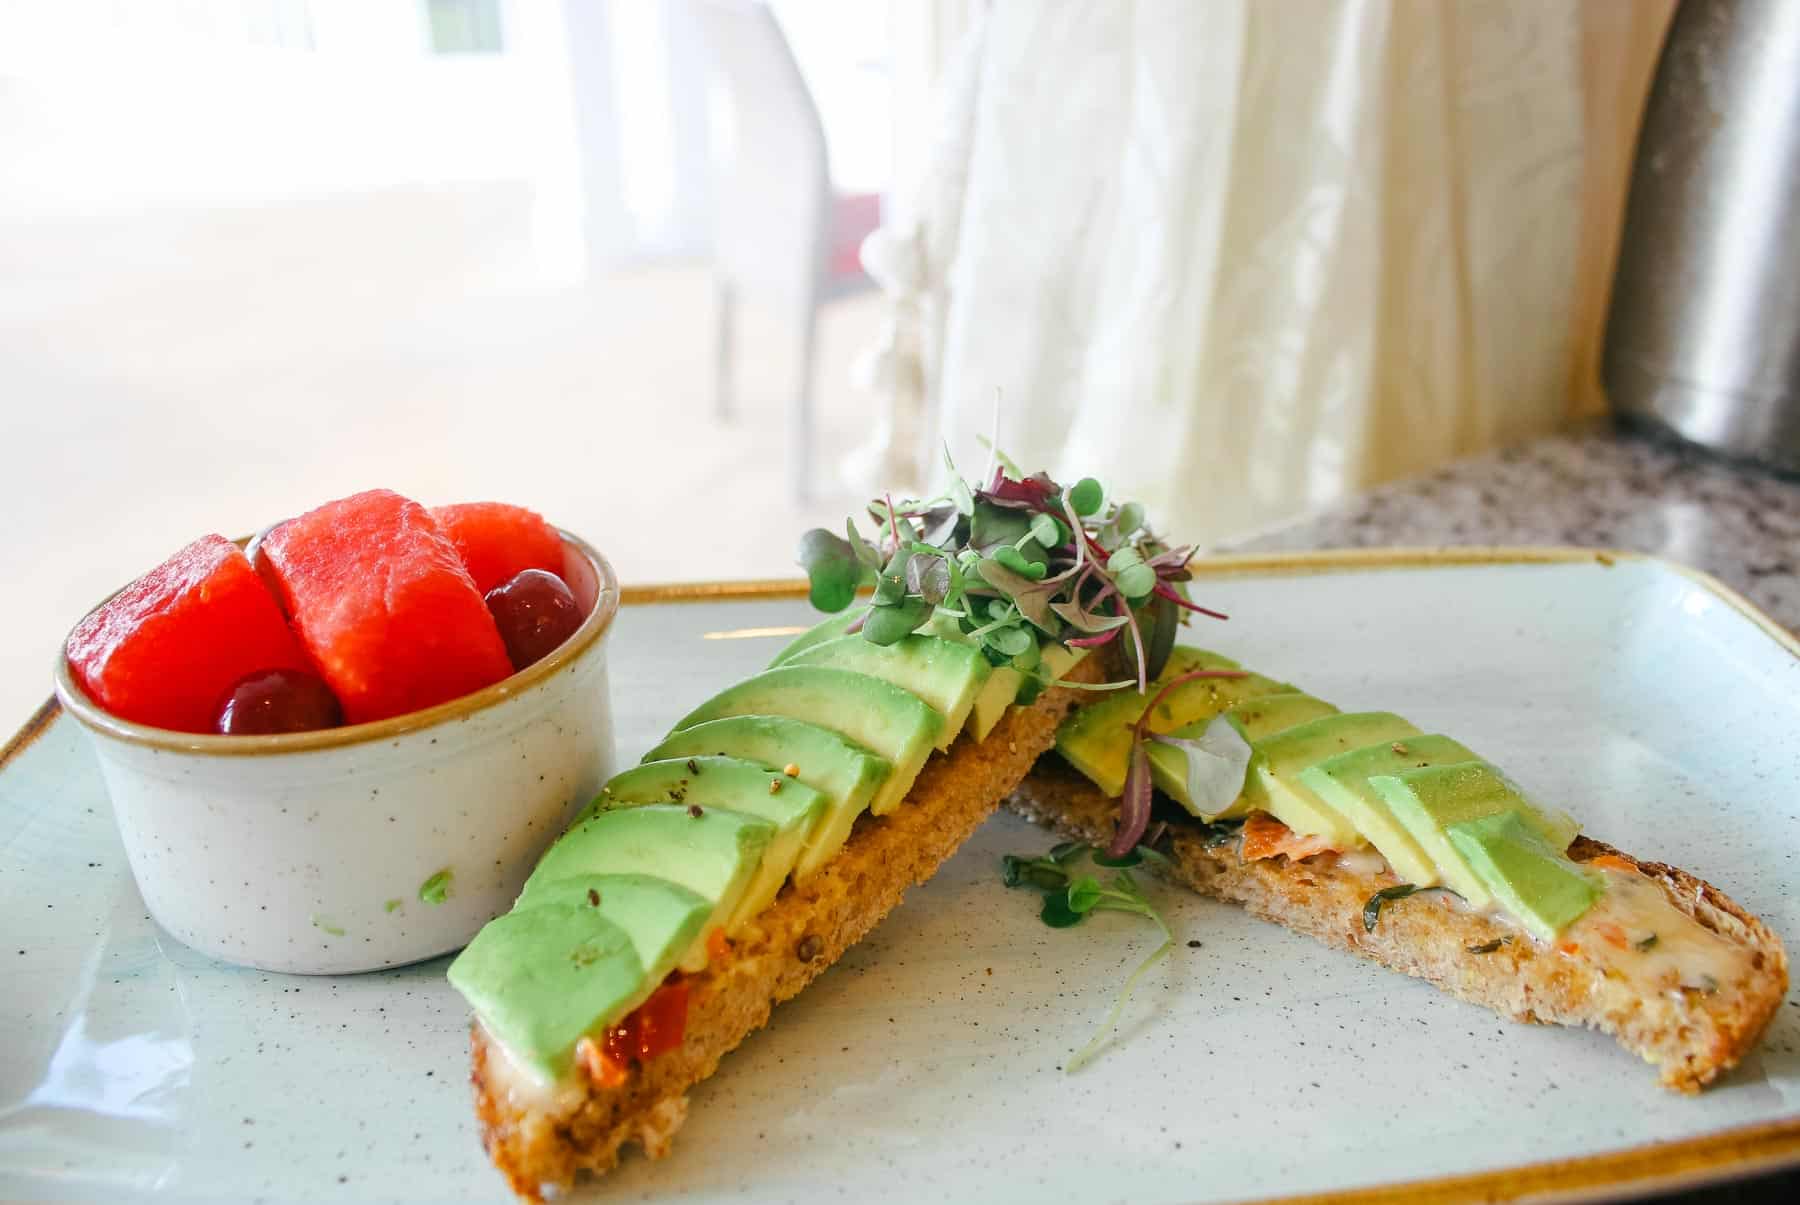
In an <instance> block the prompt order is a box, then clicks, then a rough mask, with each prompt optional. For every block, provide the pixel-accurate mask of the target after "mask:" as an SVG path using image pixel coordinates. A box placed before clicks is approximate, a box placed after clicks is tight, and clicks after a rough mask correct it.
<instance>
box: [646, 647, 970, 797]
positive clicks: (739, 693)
mask: <svg viewBox="0 0 1800 1205" xmlns="http://www.w3.org/2000/svg"><path fill="white" fill-rule="evenodd" d="M728 715H787V716H793V717H794V718H795V719H797V720H807V721H810V722H811V723H814V724H818V725H820V726H821V727H825V728H829V729H831V730H832V731H833V732H836V733H838V734H840V735H842V736H845V737H847V738H849V739H850V740H852V741H855V742H856V743H857V744H859V745H861V746H863V747H864V748H866V749H869V750H871V751H872V752H875V753H878V754H880V755H881V756H882V757H885V758H886V759H887V760H888V764H889V766H891V767H892V768H891V769H890V770H889V772H888V777H887V781H885V782H883V783H882V784H881V787H880V788H879V789H878V790H877V791H876V792H875V798H874V799H872V800H870V802H869V810H870V811H871V812H874V813H875V814H876V815H877V816H884V815H886V814H887V813H888V812H891V811H893V810H894V808H896V807H897V806H899V803H900V801H901V800H902V799H904V798H906V793H907V792H908V791H910V790H911V789H912V784H913V779H915V778H917V777H918V776H919V770H920V768H921V767H923V766H924V765H925V759H926V758H928V757H930V756H931V749H932V746H933V744H934V743H936V741H937V738H938V733H939V732H941V731H942V730H943V726H944V717H943V716H942V714H940V713H939V712H938V711H937V710H935V709H934V708H932V707H931V706H930V705H929V704H927V703H926V702H925V701H924V700H922V699H920V698H919V697H918V696H917V695H915V694H913V693H912V692H911V691H907V690H902V689H901V688H900V687H898V686H895V685H894V684H893V683H892V682H884V681H882V680H881V679H880V678H876V677H871V676H870V675H868V674H859V673H856V672H855V671H854V670H847V669H837V668H835V667H833V666H828V665H783V666H779V667H777V668H775V669H766V670H764V671H763V672H762V673H760V674H757V675H755V676H754V677H750V678H746V679H744V680H743V681H742V682H739V683H738V684H737V685H736V686H733V687H730V688H728V689H726V690H723V691H721V692H720V693H718V694H716V695H714V696H713V697H712V698H710V699H708V700H707V701H706V702H704V703H702V704H700V706H698V707H696V708H695V709H694V710H693V711H691V712H689V713H688V714H687V716H685V717H684V718H683V719H682V720H681V722H680V723H678V724H676V725H675V728H676V730H677V731H680V730H682V729H685V728H691V727H693V726H694V725H695V724H703V723H705V722H706V721H708V720H716V719H719V718H721V717H723V716H728Z"/></svg>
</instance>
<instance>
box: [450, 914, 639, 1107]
mask: <svg viewBox="0 0 1800 1205" xmlns="http://www.w3.org/2000/svg"><path fill="white" fill-rule="evenodd" d="M591 881H592V880H591V879H572V880H568V881H567V883H566V886H565V887H564V888H559V889H558V890H556V891H555V892H554V893H552V894H551V895H549V896H547V897H546V898H545V899H544V902H543V906H542V907H530V908H517V909H515V910H513V911H512V912H508V913H507V914H505V915H504V916H499V917H496V918H494V919H493V920H491V921H489V922H488V923H487V924H486V925H484V926H482V929H481V932H479V933H477V934H476V935H475V939H474V940H473V941H471V942H470V943H469V944H468V946H467V947H466V948H465V949H464V950H463V952H462V953H461V954H458V955H457V956H456V961H454V962H452V963H451V964H450V970H449V978H450V984H451V986H453V987H454V988H456V990H457V991H459V992H461V993H462V994H463V997H464V998H465V999H467V1000H468V1002H469V1006H470V1007H471V1008H473V1009H474V1010H475V1013H476V1015H477V1016H479V1017H480V1018H481V1021H482V1024H483V1025H485V1026H486V1027H487V1030H488V1032H489V1033H491V1034H492V1035H493V1036H494V1038H495V1039H496V1040H497V1041H499V1043H500V1044H501V1045H502V1046H503V1047H505V1048H506V1050H507V1052H508V1053H509V1054H511V1055H512V1056H513V1057H514V1059H516V1060H517V1061H518V1062H519V1063H520V1064H521V1065H523V1066H525V1067H528V1068H530V1069H531V1071H532V1072H533V1073H534V1074H536V1075H537V1076H538V1078H540V1079H541V1080H544V1081H546V1082H553V1081H555V1080H556V1079H557V1078H559V1077H560V1076H561V1075H562V1074H563V1072H564V1071H566V1070H567V1069H568V1066H569V1062H570V1060H571V1059H572V1058H573V1057H574V1052H575V1043H577V1042H578V1041H580V1040H581V1038H582V1037H583V1036H584V1035H586V1034H588V1033H589V1032H591V1031H593V1030H594V1029H595V1028H596V1027H598V1026H600V1025H604V1024H605V1023H606V1022H607V1021H609V1020H611V1019H615V1018H618V1017H621V1016H624V1015H625V1014H626V1013H627V1012H629V1011H631V1010H632V1009H633V1008H636V1007H637V1006H638V1005H639V1004H640V1003H642V1002H643V1001H644V999H646V998H647V997H648V996H649V994H650V992H651V991H652V990H653V989H654V988H655V986H656V984H657V982H659V981H660V979H651V978H650V977H649V975H647V974H646V972H645V968H644V964H643V962H642V961H641V960H640V959H639V958H638V952H637V946H636V944H635V943H634V942H633V941H632V937H631V934H629V933H627V932H626V931H625V929H624V928H623V927H622V926H621V925H619V924H617V923H616V922H614V921H613V920H611V919H610V918H609V917H607V916H606V915H604V914H603V913H602V912H601V911H600V909H598V908H595V907H592V906H590V905H589V904H588V902H587V886H586V885H587V883H588V882H591Z"/></svg>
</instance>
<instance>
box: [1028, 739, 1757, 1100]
mask: <svg viewBox="0 0 1800 1205" xmlns="http://www.w3.org/2000/svg"><path fill="white" fill-rule="evenodd" d="M1008 806H1010V807H1011V808H1012V809H1013V810H1014V811H1016V812H1018V813H1020V814H1021V815H1024V816H1026V817H1027V818H1029V819H1032V820H1035V821H1037V822H1039V823H1041V824H1045V825H1047V826H1049V827H1050V828H1052V829H1054V830H1055V831H1057V832H1058V833H1060V834H1062V835H1063V836H1065V837H1069V838H1073V839H1077V840H1083V841H1090V842H1095V843H1100V844H1104V843H1105V842H1107V841H1109V840H1110V839H1111V838H1112V834H1113V829H1114V822H1115V820H1116V818H1117V816H1118V807H1119V805H1118V801H1117V800H1114V799H1109V798H1107V797H1106V795H1104V794H1103V793H1102V792H1101V791H1100V790H1099V789H1098V788H1097V787H1095V786H1094V785H1093V784H1092V783H1090V782H1089V781H1088V780H1087V779H1086V778H1083V777H1082V776H1081V775H1080V774H1078V773H1076V772H1075V771H1074V770H1072V769H1070V768H1069V766H1068V765H1067V764H1066V763H1065V762H1063V760H1062V759H1061V758H1060V757H1057V756H1055V755H1049V756H1046V757H1044V758H1043V759H1042V760H1040V761H1039V763H1038V765H1037V766H1036V767H1035V768H1034V769H1033V771H1032V772H1031V774H1030V775H1028V776H1027V777H1026V779H1025V780H1024V781H1023V782H1022V783H1021V784H1020V785H1019V789H1018V790H1017V791H1015V792H1014V793H1013V794H1012V796H1011V798H1010V799H1009V800H1008ZM1161 848H1165V849H1166V851H1167V852H1168V854H1169V856H1170V864H1169V866H1168V867H1167V868H1164V869H1161V871H1160V872H1161V873H1162V874H1163V875H1164V876H1165V877H1167V878H1169V879H1171V880H1173V881H1175V882H1177V883H1180V884H1181V885H1183V886H1185V887H1188V888H1190V889H1191V890H1193V891H1196V892H1198V893H1199V894H1201V895H1204V896H1209V897H1211V898H1213V899H1219V900H1225V901H1228V902H1231V903H1236V904H1242V905H1243V906H1244V907H1245V908H1247V909H1248V910H1249V911H1250V912H1251V913H1252V914H1254V915H1256V916H1258V917H1261V918H1262V919H1264V920H1270V921H1274V922H1275V923H1276V924H1278V925H1282V926H1284V927H1286V928H1289V929H1293V930H1296V931H1298V932H1301V933H1305V934H1307V935H1309V936H1311V937H1313V938H1316V939H1317V940H1319V941H1321V942H1323V943H1325V944H1326V945H1328V946H1335V947H1337V948H1339V949H1345V950H1349V951H1350V952H1352V953H1354V954H1360V955H1362V956H1363V957H1364V958H1368V959H1371V960H1373V961H1375V962H1378V963H1380V964H1381V965H1382V966H1385V967H1388V968H1389V969H1391V970H1396V971H1401V972H1403V973H1405V974H1408V975H1412V976H1414V977H1416V978H1419V979H1424V980H1427V981H1428V982H1430V983H1433V984H1435V985H1437V986H1438V987H1440V988H1442V989H1444V990H1445V991H1447V992H1449V993H1450V994H1451V995H1454V996H1456V997H1458V998H1459V999H1462V1000H1467V1001H1469V1002H1470V1003H1473V1004H1481V1005H1485V1006H1487V1007H1488V1008H1491V1009H1493V1010H1494V1011H1495V1012H1498V1013H1500V1014H1501V1015H1503V1016H1506V1017H1510V1018H1512V1019H1514V1020H1517V1021H1530V1022H1536V1023H1541V1024H1548V1025H1571V1026H1586V1027H1588V1028H1590V1029H1597V1030H1600V1031H1601V1032H1603V1033H1607V1034H1610V1035H1612V1036H1613V1037H1614V1038H1615V1039H1617V1040H1618V1042H1619V1044H1620V1045H1622V1046H1624V1047H1625V1048H1626V1049H1628V1050H1630V1051H1632V1052H1633V1053H1635V1054H1637V1055H1639V1056H1640V1057H1642V1058H1643V1059H1645V1060H1646V1061H1648V1062H1650V1063H1651V1064H1653V1065H1655V1066H1656V1067H1658V1068H1660V1070H1661V1073H1662V1082H1663V1085H1664V1086H1665V1087H1668V1088H1672V1089H1674V1090H1676V1091H1679V1092H1698V1091H1699V1090H1700V1089H1701V1088H1703V1087H1705V1086H1706V1085H1708V1084H1710V1083H1712V1082H1713V1081H1714V1080H1715V1079H1717V1078H1718V1077H1719V1076H1720V1075H1721V1074H1723V1073H1724V1072H1725V1071H1727V1070H1729V1069H1730V1068H1732V1067H1734V1066H1736V1065H1737V1063H1738V1061H1739V1060H1740V1059H1742V1058H1743V1057H1744V1055H1745V1054H1747V1053H1748V1052H1749V1050H1750V1049H1751V1047H1753V1046H1754V1045H1755V1044H1756V1041H1757V1039H1758V1038H1759V1037H1760V1036H1761V1035H1762V1032H1763V1029H1764V1028H1765V1027H1766V1026H1767V1025H1768V1023H1769V1020H1770V1018H1771V1017H1773V1016H1774V1014H1775V1011H1776V1009H1778V1008H1779V1007H1780V1006H1781V1001H1782V999H1783V997H1785V995H1786V994H1787V984H1788V972H1787V954H1786V952H1785V951H1784V950H1783V949H1782V945H1781V941H1780V939H1778V938H1777V937H1776V936H1775V934H1774V933H1772V932H1771V931H1770V930H1769V928H1768V926H1767V925H1765V924H1763V923H1762V921H1760V920H1758V919H1757V918H1756V917H1754V916H1752V915H1750V914H1749V913H1748V912H1746V911H1745V910H1744V909H1743V908H1741V907H1739V906H1738V905H1737V904H1736V903H1735V902H1733V901H1732V900H1731V899H1729V898H1728V897H1727V896H1726V895H1725V894H1724V893H1723V892H1722V891H1720V890H1719V889H1718V888H1716V887H1713V886H1712V885H1711V884H1709V883H1705V882H1702V881H1701V880H1699V879H1697V878H1695V877H1694V876H1693V875H1690V874H1688V873H1687V872H1686V871H1683V870H1678V869H1676V868H1675V867H1672V866H1664V865H1662V864H1660V863H1655V862H1639V861H1637V860H1636V859H1634V858H1631V857H1629V856H1628V855H1625V854H1621V853H1619V851H1617V850H1615V849H1613V848H1612V847H1611V846H1609V845H1605V844H1603V843H1602V842H1599V841H1595V840H1592V839H1590V838H1588V837H1577V838H1576V839H1575V842H1574V844H1573V845H1572V846H1571V847H1570V849H1569V856H1570V857H1571V858H1572V859H1574V860H1575V861H1577V862H1591V861H1593V860H1594V859H1596V858H1608V857H1610V858H1616V859H1620V860H1621V863H1623V864H1629V865H1630V866H1631V867H1634V868H1635V870H1636V873H1637V874H1638V875H1641V876H1642V877H1643V878H1644V879H1645V880H1647V881H1648V882H1650V883H1652V884H1654V885H1655V887H1656V888H1657V889H1658V890H1660V892H1661V894H1662V896H1663V898H1664V900H1665V901H1666V902H1667V903H1668V904H1669V905H1670V906H1672V907H1673V908H1674V909H1675V910H1676V911H1677V912H1679V913H1681V914H1682V915H1683V916H1685V917H1687V918H1689V919H1690V920H1692V921H1694V922H1695V923H1697V924H1698V925H1699V926H1701V928H1703V929H1704V930H1706V931H1707V932H1708V933H1710V934H1713V935H1716V936H1717V937H1718V938H1720V939H1721V940H1722V941H1723V942H1725V943H1728V945H1729V946H1730V947H1731V948H1732V949H1733V951H1734V953H1733V955H1732V957H1730V958H1728V959H1725V960H1724V962H1725V964H1726V965H1730V966H1731V967H1732V968H1733V971H1734V973H1733V974H1731V975H1729V976H1724V977H1721V979H1720V980H1719V981H1716V982H1711V983H1708V984H1706V985H1705V986H1703V987H1693V986H1680V985H1678V984H1670V985H1667V986H1666V987H1664V988H1661V989H1658V990H1646V989H1645V986H1644V985H1643V984H1642V983H1639V982H1635V981H1633V980H1632V979H1630V978H1628V977H1625V976H1623V975H1621V974H1619V973H1618V972H1617V971H1610V972H1609V967H1608V965H1607V964H1606V963H1605V962H1604V961H1596V959H1595V958H1594V957H1593V956H1592V955H1590V954H1588V953H1587V952H1586V951H1585V950H1583V949H1581V948H1575V949H1567V948H1564V946H1563V945H1558V944H1540V943H1537V942H1534V941H1532V940H1531V939H1530V938H1529V937H1528V936H1526V935H1525V934H1524V933H1523V932H1522V931H1521V930H1520V929H1518V928H1517V927H1515V926H1512V925H1510V924H1507V923H1505V922H1504V921H1502V920H1497V919H1494V918H1490V917H1488V916H1485V915H1482V914H1479V913H1474V912H1470V911H1468V910H1465V909H1460V908H1457V907H1455V906H1454V901H1452V900H1450V899H1448V898H1447V897H1445V896H1443V895H1441V894H1419V895H1415V896H1411V897H1408V898H1405V899H1401V900H1396V901H1393V902H1391V903H1389V904H1387V906H1386V907H1384V908H1383V909H1382V910H1381V912H1380V914H1379V918H1378V920H1377V922H1376V924H1375V926H1374V927H1373V929H1369V928H1366V927H1365V924H1364V918H1363V910H1364V906H1365V905H1366V904H1367V903H1368V901H1369V899H1370V897H1371V896H1373V895H1374V894H1375V893H1376V892H1377V891H1380V890H1381V889H1383V888H1385V887H1391V886H1394V885H1395V884H1396V882H1397V880H1396V879H1395V878H1394V876H1393V875H1392V874H1390V873H1386V872H1384V871H1371V870H1370V869H1369V868H1368V867H1367V866H1365V865H1361V864H1359V862H1358V860H1357V859H1354V858H1342V859H1340V858H1339V857H1337V856H1336V855H1334V854H1320V855H1317V856H1315V857H1311V858H1305V859H1302V860H1300V861H1297V862H1290V861H1289V860H1288V859H1287V858H1286V857H1275V858H1268V859H1264V860H1261V861H1253V862H1245V861H1243V860H1242V858H1241V857H1240V856H1239V853H1238V847H1237V842H1236V841H1235V840H1220V839H1219V834H1218V833H1217V831H1216V830H1215V831H1209V830H1206V829H1204V828H1202V827H1201V826H1200V825H1199V824H1198V823H1197V822H1196V823H1191V824H1190V823H1183V822H1181V821H1179V820H1178V821H1174V822H1172V823H1171V824H1170V826H1169V837H1168V839H1167V844H1166V846H1163V847H1161ZM1603 864H1605V863H1603ZM1612 865H1614V866H1615V867H1618V866H1620V863H1612ZM1568 944H1570V945H1573V944H1574V943H1568Z"/></svg>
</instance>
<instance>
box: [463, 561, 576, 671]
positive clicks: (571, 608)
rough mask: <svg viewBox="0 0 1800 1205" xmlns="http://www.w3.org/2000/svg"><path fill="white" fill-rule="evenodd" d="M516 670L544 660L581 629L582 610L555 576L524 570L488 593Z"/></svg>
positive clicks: (535, 570)
mask: <svg viewBox="0 0 1800 1205" xmlns="http://www.w3.org/2000/svg"><path fill="white" fill-rule="evenodd" d="M487 605H488V610H489V611H492V612H493V614H494V623H495V624H497V625H498V626H499V628H500V639H501V640H502V641H504V642H505V644H506V655H507V656H508V657H510V658H512V664H513V669H514V670H521V669H524V668H525V667H526V666H527V665H530V664H532V663H533V662H536V661H539V660H542V659H543V658H544V657H545V656H546V655H547V654H548V653H549V652H550V651H551V650H553V649H555V648H556V647H557V646H558V645H560V644H561V643H562V642H563V641H565V640H567V639H568V638H569V637H570V636H573V635H574V634H575V629H576V628H578V627H580V626H581V620H582V614H581V607H580V606H579V605H578V604H577V603H576V601H575V595H574V594H572V593H570V591H569V588H568V586H566V585H564V584H563V580H562V578H560V577H557V576H556V575H555V574H554V573H546V572H544V571H543V570H542V569H525V570H522V571H521V572H519V573H518V574H517V575H516V576H515V577H513V579H512V580H511V581H509V582H506V583H505V584H503V585H499V586H495V587H494V588H493V589H492V590H489V591H488V593H487Z"/></svg>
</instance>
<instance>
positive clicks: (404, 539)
mask: <svg viewBox="0 0 1800 1205" xmlns="http://www.w3.org/2000/svg"><path fill="white" fill-rule="evenodd" d="M262 552H263V555H264V556H265V557H267V558H268V564H269V568H270V569H271V570H272V571H273V573H274V576H275V579H276V581H277V583H278V584H279V585H280V588H281V594H282V600H283V602H285V604H286V606H287V611H288V614H289V615H291V616H292V617H293V622H294V628H295V630H296V631H297V632H298V633H299V635H300V641H301V643H302V644H304V645H305V646H306V651H307V653H308V654H310V655H311V657H312V659H313V664H314V665H315V666H316V667H317V669H318V672H319V676H320V677H322V678H324V679H325V682H326V684H327V685H329V686H330V687H331V689H332V692H333V693H335V694H336V695H337V697H338V701H339V702H340V703H342V704H343V707H344V719H345V720H346V721H347V722H349V723H352V724H362V723H367V722H368V721H370V720H381V719H386V718H387V717H389V716H395V715H401V714H403V713H405V712H408V711H417V710H419V709H420V708H423V707H431V706H433V705H435V704H438V703H442V702H444V701H446V700H448V699H454V698H457V697H458V696H460V695H465V694H468V693H469V692H470V691H473V690H479V689H481V688H482V687H483V686H486V685H488V684H489V683H492V682H498V681H499V680H500V679H501V678H504V677H506V676H507V675H509V674H511V673H512V663H511V662H510V661H508V660H507V656H506V646H505V645H504V644H503V643H502V642H501V640H500V630H499V629H498V628H497V627H495V625H494V617H493V616H492V615H491V614H489V613H488V609H487V604H486V603H485V602H483V601H482V598H481V592H480V591H478V590H477V589H476V588H475V582H474V580H473V579H471V578H470V577H469V571H468V570H467V569H464V568H463V563H462V560H461V558H459V557H458V556H457V555H456V546H455V545H453V544H452V543H451V542H450V539H449V537H448V536H446V535H445V534H444V531H443V528H441V527H440V526H439V525H438V522H437V520H436V519H434V518H432V517H431V512H429V511H427V510H426V509H425V508H424V507H423V506H420V505H419V504H418V503H417V502H413V501H411V500H409V499H406V498H402V497H401V496H400V495H399V494H396V493H393V492H392V491H390V490H369V491H367V492H366V493H361V494H355V495H352V496H351V497H349V498H344V499H341V500H339V501H337V502H328V503H326V504H325V505H324V506H321V507H319V508H318V509H316V510H310V511H308V512H306V513H305V514H303V515H301V516H300V517H299V518H297V519H290V520H288V521H287V522H286V523H283V524H281V525H280V526H278V527H276V528H275V529H274V530H273V531H271V532H269V534H268V535H267V536H266V537H264V539H263V542H262Z"/></svg>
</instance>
